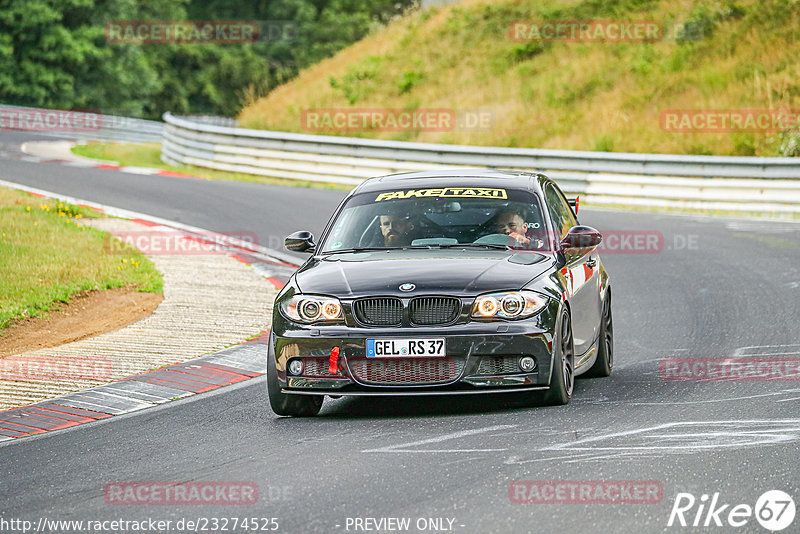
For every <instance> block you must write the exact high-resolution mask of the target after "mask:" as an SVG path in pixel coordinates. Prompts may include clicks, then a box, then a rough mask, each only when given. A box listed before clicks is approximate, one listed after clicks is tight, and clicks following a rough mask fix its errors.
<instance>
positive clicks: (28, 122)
mask: <svg viewBox="0 0 800 534" xmlns="http://www.w3.org/2000/svg"><path fill="white" fill-rule="evenodd" d="M0 117H2V118H3V121H2V122H0V131H16V132H30V133H35V134H36V135H43V136H48V137H60V138H64V139H76V140H84V141H87V140H96V141H132V142H155V143H157V142H159V141H161V137H162V129H163V127H164V123H162V122H161V121H150V120H144V119H133V118H130V117H121V116H119V115H103V114H101V113H97V112H94V111H87V110H59V109H41V108H31V107H26V106H10V105H3V104H0Z"/></svg>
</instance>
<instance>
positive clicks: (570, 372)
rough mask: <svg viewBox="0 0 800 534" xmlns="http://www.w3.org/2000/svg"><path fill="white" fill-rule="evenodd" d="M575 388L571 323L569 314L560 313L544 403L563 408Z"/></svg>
mask: <svg viewBox="0 0 800 534" xmlns="http://www.w3.org/2000/svg"><path fill="white" fill-rule="evenodd" d="M574 388H575V346H574V343H573V340H572V322H571V321H570V318H569V314H568V313H567V312H566V310H565V311H563V312H562V313H561V318H560V319H559V327H558V335H557V336H556V342H555V343H553V371H552V373H551V374H550V389H548V390H547V393H545V395H544V403H545V404H548V405H550V406H563V405H564V404H568V403H569V400H570V398H572V391H573V389H574Z"/></svg>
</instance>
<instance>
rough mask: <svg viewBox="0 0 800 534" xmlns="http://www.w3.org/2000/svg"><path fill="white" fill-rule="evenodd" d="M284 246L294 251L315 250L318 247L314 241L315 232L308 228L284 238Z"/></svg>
mask: <svg viewBox="0 0 800 534" xmlns="http://www.w3.org/2000/svg"><path fill="white" fill-rule="evenodd" d="M283 246H285V247H286V248H287V249H288V250H291V251H292V252H314V250H315V249H316V248H317V245H316V244H315V243H314V234H312V233H311V232H309V231H308V230H300V231H299V232H295V233H293V234H292V235H290V236H289V237H287V238H286V240H284V242H283Z"/></svg>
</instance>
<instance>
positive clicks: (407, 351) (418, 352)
mask: <svg viewBox="0 0 800 534" xmlns="http://www.w3.org/2000/svg"><path fill="white" fill-rule="evenodd" d="M444 355H445V343H444V338H434V339H368V340H367V358H408V357H414V356H419V357H432V356H444Z"/></svg>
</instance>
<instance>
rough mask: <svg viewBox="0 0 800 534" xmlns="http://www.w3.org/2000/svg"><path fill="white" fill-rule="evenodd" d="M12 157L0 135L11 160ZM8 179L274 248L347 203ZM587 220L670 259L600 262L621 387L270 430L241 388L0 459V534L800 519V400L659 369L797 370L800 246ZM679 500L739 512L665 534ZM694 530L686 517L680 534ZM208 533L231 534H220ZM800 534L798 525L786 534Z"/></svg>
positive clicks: (213, 186) (21, 448) (320, 195)
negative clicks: (527, 487)
mask: <svg viewBox="0 0 800 534" xmlns="http://www.w3.org/2000/svg"><path fill="white" fill-rule="evenodd" d="M26 138H29V136H28V137H26ZM19 140H20V138H19V136H18V135H17V134H3V135H0V143H2V144H3V145H4V147H5V149H6V150H9V147H13V145H14V143H17V142H18V141H19ZM6 158H10V159H4V160H2V161H0V179H2V180H8V181H11V182H17V183H20V184H25V185H28V186H32V187H37V188H41V189H46V190H50V191H56V192H60V193H64V194H68V195H72V196H75V197H79V198H84V199H87V200H93V201H96V202H102V203H105V204H109V205H113V206H117V207H121V208H126V209H131V210H136V211H141V212H145V213H148V214H151V215H155V216H158V217H163V218H166V219H173V220H177V221H179V222H182V223H185V224H191V225H194V226H199V227H204V228H208V229H212V230H218V231H252V232H256V233H257V234H258V235H259V237H260V239H261V244H263V245H266V246H270V245H271V244H274V243H275V239H281V238H282V237H283V236H284V235H286V234H287V233H289V232H291V231H293V230H297V229H310V230H313V231H315V232H318V231H319V230H320V229H321V228H322V226H323V225H324V222H325V220H326V219H327V217H328V215H329V213H330V212H331V211H332V210H333V208H334V207H335V206H336V205H337V204H338V202H339V201H340V200H341V198H342V197H343V195H344V192H342V191H330V190H317V189H313V190H312V189H302V188H285V187H277V186H262V185H252V184H242V183H233V182H209V181H202V180H190V179H176V178H165V177H152V176H136V175H127V174H124V173H119V172H115V171H104V170H95V169H77V168H71V167H66V166H62V165H55V164H44V163H28V162H24V161H21V160H19V159H14V158H12V157H11V156H8V155H7V156H6ZM581 215H582V217H581V222H582V223H584V224H588V225H591V226H594V227H596V228H598V229H600V230H602V231H604V232H608V231H610V230H628V231H633V232H640V231H650V232H660V234H661V235H663V241H661V244H662V245H663V246H662V247H660V249H659V250H645V251H642V250H640V251H639V252H640V253H616V254H612V253H606V254H604V255H603V257H602V261H603V263H604V264H605V265H606V267H607V269H608V270H609V272H610V274H611V276H612V286H613V294H614V323H615V341H616V355H615V359H616V366H615V369H614V372H613V374H612V376H611V377H610V378H607V379H593V380H580V381H578V382H577V385H576V391H575V395H574V397H573V401H572V402H571V403H570V404H569V405H568V406H566V407H553V408H551V407H535V406H534V407H530V406H526V405H525V403H524V399H520V398H519V397H518V396H514V397H509V396H492V397H489V396H476V397H444V398H435V397H428V398H414V399H401V400H398V399H396V398H394V399H386V400H376V399H365V398H354V399H339V400H331V399H326V401H325V405H324V407H323V410H322V412H321V414H320V416H319V417H317V418H314V419H293V418H278V417H276V416H275V415H274V414H273V413H272V412H271V410H270V409H269V406H268V403H267V399H266V394H265V391H264V381H263V378H262V379H256V380H250V381H248V382H244V383H243V384H242V385H240V386H239V385H237V386H232V387H228V388H223V389H221V390H218V391H217V392H214V393H210V394H205V395H198V396H196V397H193V398H191V399H186V400H180V401H176V402H172V403H169V404H166V405H163V406H160V407H158V408H155V409H151V410H146V411H143V412H139V413H132V414H128V415H124V416H120V417H115V418H112V419H111V420H108V421H100V422H97V423H91V424H87V425H82V426H79V427H76V428H74V429H67V430H64V431H57V432H53V433H49V434H44V435H42V436H34V437H30V438H24V439H19V440H14V441H11V442H4V443H3V444H0V480H2V484H1V485H0V519H5V520H9V519H14V518H16V519H27V520H31V521H33V522H34V524H36V523H37V522H38V521H39V519H40V518H47V519H48V520H83V521H89V520H113V519H124V520H141V519H147V518H153V519H162V520H171V521H173V523H172V529H171V531H173V532H175V531H177V530H176V529H175V525H176V522H177V521H178V520H180V519H182V518H183V519H193V520H196V519H198V518H209V519H212V518H217V519H218V520H222V519H223V518H228V519H229V520H231V518H234V517H239V518H242V517H252V518H261V517H266V518H277V519H278V520H279V521H278V524H279V525H280V528H279V529H278V531H279V532H301V533H302V532H366V531H368V530H366V529H363V528H362V529H356V528H355V525H356V523H355V518H360V519H362V520H363V519H365V518H375V519H380V518H389V517H391V518H410V519H411V524H410V529H409V531H410V532H420V531H425V532H442V531H445V530H441V529H440V530H436V529H428V530H418V529H417V528H416V523H417V521H418V519H420V518H449V519H453V520H454V521H453V523H452V527H451V529H452V530H451V531H453V532H469V533H472V532H572V533H583V532H587V533H588V532H632V533H634V532H646V533H649V532H684V531H686V532H731V531H735V532H767V530H765V529H764V528H762V527H761V526H760V525H759V523H758V522H757V521H756V519H755V518H754V517H751V518H750V519H749V521H748V522H747V523H746V524H745V525H744V526H742V527H740V528H732V527H731V526H729V525H728V524H727V523H726V520H727V514H728V511H730V509H731V508H732V507H733V506H735V505H737V504H748V505H750V506H754V505H755V503H756V500H757V499H758V497H759V496H760V495H761V494H762V493H764V492H765V491H767V490H773V489H778V490H783V491H785V492H787V493H788V494H789V495H791V496H793V497H794V500H795V502H797V501H798V500H799V499H800V491H798V490H800V467H798V461H797V457H798V450H800V414H799V413H798V406H800V382H798V381H796V380H795V381H786V380H772V381H763V380H761V381H758V380H736V381H726V382H719V381H715V382H709V381H673V380H665V379H664V378H662V377H661V376H660V373H659V362H660V361H661V360H662V359H663V358H670V357H682V358H706V357H717V358H719V357H730V358H739V359H741V361H747V360H748V359H750V358H753V357H756V356H758V355H763V356H765V357H773V356H777V357H791V358H798V357H800V339H799V338H800V336H798V325H800V307H798V305H797V303H798V302H800V225H797V224H794V223H788V222H764V221H741V220H735V219H722V218H706V217H688V216H668V215H659V214H652V213H626V212H613V211H600V210H588V209H587V210H585V211H583V212H582V213H581ZM518 480H533V481H548V480H550V481H553V480H555V481H586V480H590V481H599V480H605V481H621V480H634V481H655V482H657V483H659V484H660V485H661V487H663V498H661V500H660V502H657V503H650V504H601V503H592V504H585V503H580V504H560V503H559V504H518V503H515V502H512V500H511V499H510V498H509V486H510V484H512V483H513V482H514V481H518ZM120 481H159V482H170V481H247V482H253V483H255V484H257V485H258V487H259V489H260V499H259V502H258V503H257V504H255V505H240V506H231V505H182V506H171V505H170V506H166V505H161V506H158V505H151V506H143V505H128V506H119V505H112V504H108V503H107V502H106V501H105V499H104V487H105V486H106V485H107V484H109V483H114V482H120ZM681 492H684V493H691V494H693V495H694V496H695V497H696V498H697V499H698V500H699V499H700V497H701V495H703V494H706V495H713V494H714V493H716V492H719V496H718V503H719V505H721V504H728V505H730V506H728V508H727V509H726V510H725V511H724V512H723V513H722V514H720V516H719V517H720V519H721V520H722V521H723V524H724V526H723V527H714V526H710V527H708V528H703V527H691V526H689V527H680V526H672V527H671V528H670V527H667V522H668V519H669V516H670V511H671V509H672V507H673V503H674V501H675V498H676V495H677V494H678V493H681ZM706 508H707V507H706ZM696 512H697V506H694V507H693V508H692V509H691V510H689V511H687V512H686V514H685V517H686V519H687V521H688V522H689V523H690V524H691V522H692V521H694V518H695V514H696ZM705 519H706V514H705V513H704V514H703V515H702V517H701V520H700V522H701V524H702V522H703V521H705ZM0 524H1V523H0ZM360 524H361V525H363V526H364V527H367V526H369V527H374V524H373V523H360ZM420 524H421V523H420ZM448 524H449V523H448V521H444V525H445V527H447V525H448ZM711 524H712V525H713V522H712V523H711ZM231 526H232V523H229V524H228V525H227V527H228V529H229V530H230V528H231ZM62 530H63V531H79V532H88V530H87V529H86V527H85V526H84V528H83V529H75V528H72V529H69V528H64V529H62ZM185 530H187V529H184V531H185ZM8 531H11V530H8ZM164 531H167V530H164ZM207 531H209V532H210V531H217V532H222V531H223V530H222V528H221V524H220V525H218V528H217V529H216V530H211V524H210V523H209V525H208V530H207ZM239 531H240V532H243V530H241V529H240V530H239ZM369 531H372V532H374V531H377V530H375V529H372V530H369ZM383 531H390V530H385V529H384V530H383ZM395 531H397V530H395ZM798 531H800V517H798V518H797V519H795V520H794V523H793V524H792V525H791V526H790V527H789V528H787V529H786V530H785V531H784V532H798Z"/></svg>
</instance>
